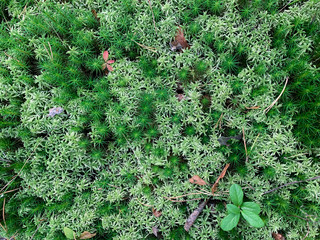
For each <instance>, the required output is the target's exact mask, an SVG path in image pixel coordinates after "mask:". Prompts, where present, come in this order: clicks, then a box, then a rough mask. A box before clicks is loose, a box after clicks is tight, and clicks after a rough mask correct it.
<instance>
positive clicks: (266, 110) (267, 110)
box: [263, 77, 289, 113]
mask: <svg viewBox="0 0 320 240" xmlns="http://www.w3.org/2000/svg"><path fill="white" fill-rule="evenodd" d="M288 80H289V77H287V78H286V82H285V84H284V87H283V89H282V91H281V93H280V95H279V96H278V97H277V98H276V100H274V101H273V102H272V103H271V104H270V106H269V107H267V108H266V109H265V110H263V112H264V113H267V112H269V111H270V109H271V108H272V107H273V106H274V105H275V104H276V103H277V102H278V100H279V99H280V97H281V96H282V94H283V92H284V90H285V89H286V86H287V84H288Z"/></svg>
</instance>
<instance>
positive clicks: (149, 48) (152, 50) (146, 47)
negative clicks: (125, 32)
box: [132, 39, 157, 53]
mask: <svg viewBox="0 0 320 240" xmlns="http://www.w3.org/2000/svg"><path fill="white" fill-rule="evenodd" d="M132 41H133V42H135V43H136V44H138V45H139V46H140V47H142V48H144V49H147V50H149V51H151V52H154V53H156V52H157V51H156V50H154V49H156V48H154V47H148V46H145V45H143V44H141V43H138V42H137V41H135V40H133V39H132Z"/></svg>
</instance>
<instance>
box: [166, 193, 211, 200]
mask: <svg viewBox="0 0 320 240" xmlns="http://www.w3.org/2000/svg"><path fill="white" fill-rule="evenodd" d="M200 194H205V193H203V192H197V193H187V194H184V195H181V196H177V197H164V198H165V199H174V198H182V197H186V196H190V195H200ZM206 195H209V194H206ZM209 196H212V194H210V195H209Z"/></svg>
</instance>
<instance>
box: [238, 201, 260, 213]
mask: <svg viewBox="0 0 320 240" xmlns="http://www.w3.org/2000/svg"><path fill="white" fill-rule="evenodd" d="M241 210H243V211H245V212H253V213H255V214H257V215H258V214H259V213H260V211H261V210H260V206H259V205H258V204H256V203H254V202H244V203H243V204H242V205H241Z"/></svg>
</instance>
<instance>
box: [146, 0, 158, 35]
mask: <svg viewBox="0 0 320 240" xmlns="http://www.w3.org/2000/svg"><path fill="white" fill-rule="evenodd" d="M148 3H149V7H150V10H151V13H152V20H153V26H154V30H155V31H156V32H157V28H156V21H155V19H154V13H153V10H152V6H151V1H150V0H148Z"/></svg>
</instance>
